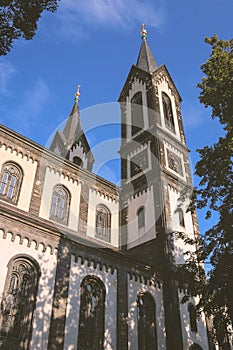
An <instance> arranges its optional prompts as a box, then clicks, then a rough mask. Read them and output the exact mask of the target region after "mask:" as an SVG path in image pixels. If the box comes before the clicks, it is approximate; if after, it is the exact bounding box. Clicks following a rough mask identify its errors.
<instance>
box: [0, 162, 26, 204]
mask: <svg viewBox="0 0 233 350" xmlns="http://www.w3.org/2000/svg"><path fill="white" fill-rule="evenodd" d="M22 179H23V171H22V169H21V167H20V166H19V165H17V164H15V163H12V162H7V163H5V164H4V165H3V167H2V171H1V184H0V196H1V198H3V199H5V200H7V201H9V202H11V203H14V204H16V203H17V201H18V198H19V192H20V186H21V183H22Z"/></svg>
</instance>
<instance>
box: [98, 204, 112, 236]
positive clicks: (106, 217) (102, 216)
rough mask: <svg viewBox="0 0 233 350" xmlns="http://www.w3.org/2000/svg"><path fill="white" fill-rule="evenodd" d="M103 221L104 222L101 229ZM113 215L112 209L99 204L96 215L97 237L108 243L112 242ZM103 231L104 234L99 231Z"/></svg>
mask: <svg viewBox="0 0 233 350" xmlns="http://www.w3.org/2000/svg"><path fill="white" fill-rule="evenodd" d="M101 221H104V223H103V224H102V225H103V226H102V227H101V226H100V225H101ZM111 224H112V215H111V211H110V209H109V208H108V207H107V206H106V205H105V204H102V203H100V204H98V205H97V206H96V213H95V237H96V238H99V239H101V240H104V241H106V242H111ZM98 228H99V229H102V232H99V231H98Z"/></svg>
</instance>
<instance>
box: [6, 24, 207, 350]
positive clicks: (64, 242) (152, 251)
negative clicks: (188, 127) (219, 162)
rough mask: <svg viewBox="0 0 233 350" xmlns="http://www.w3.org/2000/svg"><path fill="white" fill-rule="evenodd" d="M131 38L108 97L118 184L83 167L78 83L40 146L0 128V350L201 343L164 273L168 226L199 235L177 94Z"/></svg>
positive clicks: (86, 160) (174, 259) (179, 257)
mask: <svg viewBox="0 0 233 350" xmlns="http://www.w3.org/2000/svg"><path fill="white" fill-rule="evenodd" d="M141 38H142V41H141V47H140V51H139V54H138V59H137V61H136V64H133V65H132V67H131V70H130V72H129V74H128V77H127V78H126V80H125V83H124V86H123V88H122V91H121V92H120V95H119V99H118V102H119V105H120V111H121V145H120V150H119V154H120V158H121V184H120V186H117V185H115V184H113V183H111V182H109V181H107V180H106V179H104V178H102V177H100V176H98V175H96V174H95V173H94V172H93V171H92V169H93V163H94V161H95V159H94V154H93V152H92V150H91V147H90V145H89V142H88V138H87V137H86V135H85V133H84V131H83V129H82V123H81V118H82V115H81V113H80V109H79V94H80V92H79V89H78V91H77V93H76V99H75V102H74V105H73V107H72V109H71V112H70V115H69V117H68V119H67V120H66V123H65V125H64V128H63V129H61V130H57V132H56V134H55V135H54V137H53V140H52V142H51V144H50V146H49V148H45V147H43V146H41V145H39V144H37V143H35V142H33V141H32V140H29V139H27V138H26V137H24V136H23V135H20V134H18V133H16V132H15V131H13V130H10V129H8V128H7V127H6V126H3V125H1V126H0V240H1V244H0V259H1V264H0V303H1V314H0V349H1V350H13V349H14V350H16V349H17V350H39V349H40V350H103V349H105V350H163V349H164V350H165V349H167V350H208V349H212V347H211V345H210V336H209V332H208V328H207V322H206V318H205V315H204V314H201V315H197V313H196V308H195V304H196V303H197V300H196V299H195V298H194V297H190V299H189V300H188V301H187V302H186V303H181V300H182V298H183V296H184V290H185V288H187V287H185V286H184V285H183V286H182V285H180V284H179V283H178V282H177V281H176V280H175V279H174V276H173V275H172V268H173V266H175V265H176V264H182V263H184V261H185V260H184V252H185V250H187V248H186V247H185V246H184V245H183V242H182V241H181V239H180V240H179V239H177V238H176V235H175V233H176V232H177V231H182V232H185V233H186V234H188V235H189V237H190V238H194V237H195V236H197V235H199V230H198V222H197V216H196V214H195V213H191V212H186V209H187V206H188V204H189V195H188V194H189V193H190V192H191V191H192V180H191V172H190V165H189V150H188V148H187V145H186V140H185V135H184V128H183V122H182V115H181V109H180V103H181V97H180V94H179V92H178V90H177V88H176V86H175V83H174V81H173V80H172V77H171V76H170V74H169V72H168V70H167V68H166V66H165V65H162V66H158V65H157V63H156V60H155V58H154V56H153V54H152V52H151V50H150V48H149V45H148V42H147V32H146V29H145V26H144V25H143V26H142V30H141ZM67 115H68V113H67Z"/></svg>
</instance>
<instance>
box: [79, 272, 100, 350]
mask: <svg viewBox="0 0 233 350" xmlns="http://www.w3.org/2000/svg"><path fill="white" fill-rule="evenodd" d="M105 300H106V288H105V285H104V283H103V281H102V280H101V279H100V278H98V277H96V276H94V275H87V276H86V277H84V279H83V280H82V282H81V293H80V310H79V325H78V345H77V349H79V350H86V349H93V350H103V349H104V331H105Z"/></svg>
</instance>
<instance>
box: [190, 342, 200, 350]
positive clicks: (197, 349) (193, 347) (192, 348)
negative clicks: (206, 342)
mask: <svg viewBox="0 0 233 350" xmlns="http://www.w3.org/2000/svg"><path fill="white" fill-rule="evenodd" d="M189 350H202V347H201V346H200V345H198V344H196V343H193V344H192V345H191V346H190V348H189Z"/></svg>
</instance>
